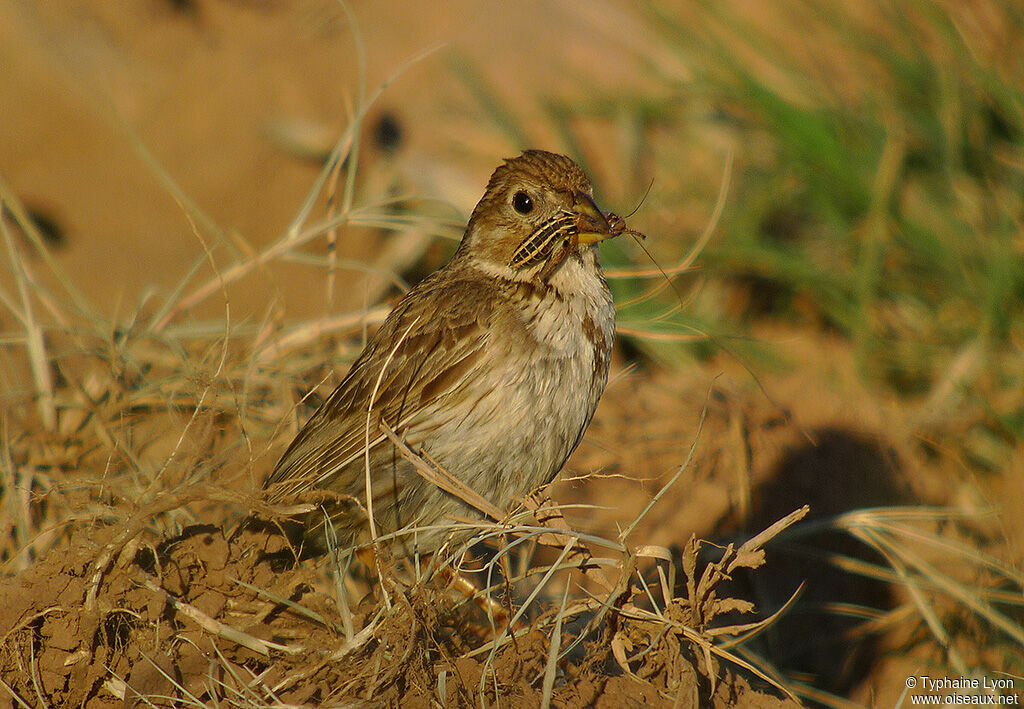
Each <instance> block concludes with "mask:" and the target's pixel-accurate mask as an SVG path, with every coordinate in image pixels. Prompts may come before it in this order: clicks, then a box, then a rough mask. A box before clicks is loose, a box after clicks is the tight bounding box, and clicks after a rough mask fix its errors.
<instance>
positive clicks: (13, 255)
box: [0, 200, 57, 431]
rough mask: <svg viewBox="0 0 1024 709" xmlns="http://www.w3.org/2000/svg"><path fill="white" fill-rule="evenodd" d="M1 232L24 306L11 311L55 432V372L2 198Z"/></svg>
mask: <svg viewBox="0 0 1024 709" xmlns="http://www.w3.org/2000/svg"><path fill="white" fill-rule="evenodd" d="M0 233H2V234H3V236H4V244H5V246H6V247H7V256H8V258H9V259H10V263H11V268H12V270H13V271H14V279H15V282H16V283H17V284H18V294H19V295H20V296H21V309H20V310H17V309H14V308H13V307H12V308H11V310H12V312H13V313H14V315H15V316H17V318H18V319H19V320H20V321H21V323H22V325H23V326H24V328H25V343H26V345H27V346H28V361H29V364H30V365H31V368H32V380H33V382H34V383H35V387H36V396H37V397H38V406H39V418H40V420H41V421H42V423H43V427H44V428H45V429H46V430H47V431H54V430H55V429H56V428H57V406H56V404H55V403H54V393H53V374H52V373H51V371H50V363H49V359H48V358H47V355H46V344H45V343H44V341H43V329H42V327H41V326H40V324H39V322H38V321H37V320H36V318H35V315H34V314H33V310H32V298H31V296H30V295H29V287H28V280H29V277H28V264H27V263H25V260H24V259H23V258H22V256H21V254H20V253H18V249H17V247H16V246H15V244H14V239H13V238H12V237H11V232H10V229H8V228H7V224H6V222H5V221H4V203H3V201H2V200H0ZM9 307H10V305H9Z"/></svg>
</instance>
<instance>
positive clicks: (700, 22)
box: [461, 0, 1024, 469]
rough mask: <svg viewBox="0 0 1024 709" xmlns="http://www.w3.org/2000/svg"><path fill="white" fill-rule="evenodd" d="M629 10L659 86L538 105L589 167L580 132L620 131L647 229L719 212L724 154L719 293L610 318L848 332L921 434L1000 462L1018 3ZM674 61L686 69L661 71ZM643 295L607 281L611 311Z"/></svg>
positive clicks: (691, 5) (1014, 419)
mask: <svg viewBox="0 0 1024 709" xmlns="http://www.w3.org/2000/svg"><path fill="white" fill-rule="evenodd" d="M641 7H642V8H643V9H642V13H643V14H644V16H645V19H646V22H647V23H648V26H649V28H650V36H649V37H648V38H645V43H644V44H645V46H646V47H648V50H647V51H649V55H648V56H642V57H640V59H641V62H644V63H645V65H646V66H648V67H649V69H650V71H649V76H650V78H651V79H652V81H653V85H652V88H651V89H650V90H645V91H638V92H636V93H635V94H632V95H608V94H606V93H603V92H602V89H601V87H599V86H595V85H594V81H593V80H590V83H589V85H588V84H586V81H587V80H586V79H585V78H583V79H581V81H583V82H584V85H585V86H587V89H588V91H587V93H586V96H587V98H586V99H583V100H580V99H579V97H575V98H561V99H553V98H550V97H541V101H542V103H543V105H544V106H546V111H547V113H546V117H547V119H548V121H549V122H550V124H551V125H550V127H551V128H553V130H554V133H555V134H556V135H557V136H559V138H560V140H561V142H562V143H563V146H562V147H563V148H564V149H566V150H567V151H569V152H571V153H573V154H575V155H576V156H577V157H578V158H580V160H581V162H582V163H583V164H584V167H585V168H588V167H589V166H588V165H587V159H586V158H587V155H588V153H589V154H594V151H593V150H590V149H589V146H587V145H586V143H585V141H583V139H582V138H581V131H580V130H577V127H578V126H579V125H580V124H582V123H586V122H587V121H605V122H607V123H609V124H611V125H612V126H614V128H613V134H614V135H615V136H617V139H616V146H615V150H616V152H615V155H616V159H618V161H619V162H618V166H619V171H618V175H617V177H618V178H619V181H620V182H623V183H624V185H625V188H626V189H630V190H632V192H631V193H630V194H633V195H636V194H641V193H642V192H643V190H644V189H645V188H646V187H647V182H648V181H649V180H650V179H651V178H652V177H653V178H656V179H657V180H661V181H662V182H665V183H668V184H663V185H661V186H659V185H658V184H657V183H656V184H655V188H654V189H653V190H652V192H651V195H650V198H649V200H648V201H647V203H646V204H645V205H644V207H643V211H642V212H641V214H640V215H638V219H642V218H643V217H644V215H645V214H654V215H661V216H660V217H655V218H653V219H654V220H655V222H656V226H655V227H654V228H665V229H671V226H672V225H673V224H674V223H680V222H686V221H687V219H686V217H684V216H680V215H679V214H678V213H679V212H680V211H681V210H682V209H684V208H685V207H686V206H687V205H689V204H690V203H691V202H692V199H693V197H694V194H695V193H697V192H700V191H701V190H703V192H702V195H703V199H704V203H705V205H707V207H706V208H707V209H710V205H711V204H713V202H714V192H713V191H710V189H711V188H709V187H708V185H715V182H713V181H712V180H711V179H705V180H704V181H703V183H702V184H699V185H698V182H699V181H700V174H701V172H700V170H701V169H702V168H701V163H702V161H703V163H704V164H708V163H710V164H713V165H715V168H714V169H718V170H719V172H720V170H721V160H722V158H721V156H722V154H723V153H724V152H725V150H726V149H728V148H730V147H731V149H732V150H734V151H735V164H734V169H733V174H732V176H731V186H730V191H729V195H728V202H727V204H726V207H725V211H724V215H723V216H722V219H721V223H720V224H719V225H718V227H717V230H716V235H715V237H714V238H713V239H712V240H711V241H710V242H709V244H708V246H707V248H706V249H704V250H703V252H702V253H701V255H700V257H699V263H700V265H701V266H702V267H703V268H702V277H703V278H704V279H705V281H704V286H703V287H704V288H707V289H708V290H709V291H710V292H711V293H713V294H714V297H700V296H696V297H695V298H694V302H693V303H690V302H688V303H687V307H686V308H680V307H679V299H678V298H677V297H676V294H675V293H673V292H672V291H671V290H668V289H662V290H661V291H660V293H659V294H658V295H657V297H654V298H651V299H647V300H643V301H642V302H640V303H633V304H632V305H629V306H627V307H626V308H625V309H623V310H622V311H620V324H621V323H622V322H623V321H627V322H628V323H629V325H630V331H631V332H640V333H646V334H653V335H655V336H656V337H658V338H659V339H653V340H652V339H651V338H650V337H647V338H645V337H643V336H642V335H640V336H638V337H639V343H640V346H641V347H646V348H648V349H650V348H652V347H653V348H656V349H657V350H658V351H659V352H661V353H662V354H664V353H665V349H664V348H665V345H664V343H663V340H664V337H663V336H664V335H665V334H666V333H672V332H676V333H678V334H680V335H682V334H684V333H688V334H690V335H695V334H696V335H700V334H705V335H707V334H710V335H712V336H713V337H712V339H711V340H709V341H706V342H705V343H704V345H703V351H706V350H707V345H708V343H709V342H710V344H711V345H712V346H714V345H715V343H716V342H719V343H720V342H721V341H722V340H721V338H724V337H725V335H727V334H728V335H740V334H744V333H748V332H749V333H750V334H751V335H752V336H753V337H755V338H756V335H757V325H758V324H759V323H761V322H763V321H764V319H766V318H767V319H771V320H774V321H779V322H782V323H786V324H791V325H793V326H797V327H807V326H811V327H814V328H818V329H820V330H822V331H828V332H834V333H838V334H839V335H840V336H841V337H844V338H847V339H848V340H849V342H850V343H851V346H852V347H854V348H855V353H856V359H857V363H858V368H859V370H860V373H861V375H862V376H863V377H864V378H866V380H867V381H868V382H869V383H870V384H871V385H873V386H877V387H878V389H879V390H880V391H887V392H892V393H895V394H896V395H898V396H901V397H904V398H906V399H908V400H910V401H918V402H920V408H921V412H920V421H918V422H916V423H918V424H919V425H921V426H923V427H925V428H927V427H928V426H929V425H931V424H938V423H941V424H942V427H943V430H945V431H953V432H956V433H958V434H960V439H961V440H962V441H963V445H964V446H965V449H966V450H965V452H966V454H967V458H968V459H969V460H971V461H972V462H974V463H976V464H978V465H979V466H980V467H981V468H983V469H984V468H988V469H997V468H998V467H999V466H1000V463H1001V462H1002V461H1004V460H1005V459H1006V456H1007V455H1008V454H1009V453H1010V452H1011V451H1012V450H1013V449H1014V448H1015V447H1016V446H1017V445H1018V444H1019V442H1020V440H1021V436H1022V434H1024V352H1022V350H1024V319H1022V318H1021V315H1022V314H1024V231H1022V224H1024V144H1022V141H1024V31H1022V30H1024V10H1022V7H1021V5H1020V4H1019V3H1014V2H1010V1H1009V0H1005V1H1004V0H976V1H975V2H971V3H962V4H961V3H955V2H941V1H939V0H910V1H908V2H904V3H889V2H883V1H882V0H866V1H865V2H862V3H820V2H800V1H797V2H786V3H782V2H766V3H756V4H751V3H721V2H712V1H711V0H695V1H694V2H688V3H644V4H643V5H642V6H641ZM640 51H644V50H640ZM666 56H667V57H669V58H671V59H673V60H674V61H676V62H677V63H678V65H680V66H682V67H684V68H685V71H682V72H680V71H676V72H669V71H664V70H663V69H662V67H663V66H664V64H665V57H666ZM461 71H462V74H463V76H464V78H465V79H466V80H467V81H466V83H467V85H468V86H470V88H471V91H472V93H473V94H474V95H476V96H477V97H478V99H479V100H480V103H481V105H483V106H485V107H486V109H487V113H488V115H490V116H491V118H492V119H493V121H494V123H495V125H496V126H497V127H499V128H500V129H502V130H504V131H505V132H506V134H507V136H508V137H509V139H510V140H511V141H512V142H513V143H515V144H519V143H525V142H527V141H528V140H529V139H530V137H531V136H529V135H528V133H527V131H526V129H525V128H524V127H523V125H522V124H521V123H520V122H517V121H516V120H515V119H514V118H513V116H514V112H513V111H512V110H510V109H509V108H508V107H506V106H502V105H501V101H500V99H499V98H497V93H496V92H495V90H494V89H493V88H492V87H488V86H486V84H485V82H484V81H483V80H482V79H481V78H480V77H479V76H476V75H472V74H470V73H469V72H470V70H467V69H464V68H463V69H462V70H461ZM702 141H703V143H704V144H703V146H702ZM723 146H725V147H723ZM602 147H606V146H602ZM716 155H717V158H716V157H715V156H716ZM716 159H717V160H718V162H717V163H715V160H716ZM694 166H696V167H694ZM704 172H705V173H706V174H707V175H709V176H710V175H711V174H713V169H710V168H704ZM666 174H673V175H674V176H670V177H668V178H667V179H666V178H665V175H666ZM688 175H689V177H688ZM623 176H625V178H624V179H623ZM687 179H690V180H691V181H692V183H693V184H692V185H691V186H690V188H689V189H688V188H687V187H685V185H684V183H685V181H686V180H687ZM598 182H600V180H598ZM616 197H617V198H618V199H622V195H616ZM691 221H692V220H691ZM655 233H657V232H654V231H652V234H655ZM637 253H638V252H637V251H636V249H635V248H633V247H632V246H631V245H630V244H628V243H617V244H609V245H608V247H607V248H606V249H605V254H606V261H607V262H608V263H609V264H610V265H611V266H612V267H623V266H624V265H626V264H627V263H630V262H632V263H634V264H635V263H641V262H642V259H637V258H636V254H637ZM648 265H649V264H648ZM680 283H682V284H683V289H684V290H685V289H686V288H688V286H686V285H685V284H686V281H685V277H684V279H681V280H680ZM649 287H651V282H648V281H646V280H645V281H640V280H637V279H632V280H630V279H625V280H619V281H616V283H615V288H616V297H617V300H618V301H619V302H624V301H630V300H633V299H634V298H637V297H638V296H640V294H641V293H642V292H643V291H644V290H646V289H647V288H649ZM634 337H637V336H634ZM680 339H685V338H682V337H681V338H680ZM737 341H738V340H735V339H732V338H729V342H731V343H732V345H731V347H732V346H735V343H736V342H737ZM688 347H690V351H691V352H698V353H699V351H700V350H695V349H693V347H694V346H693V345H689V346H688Z"/></svg>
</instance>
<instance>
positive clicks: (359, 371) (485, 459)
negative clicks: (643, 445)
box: [264, 150, 632, 557]
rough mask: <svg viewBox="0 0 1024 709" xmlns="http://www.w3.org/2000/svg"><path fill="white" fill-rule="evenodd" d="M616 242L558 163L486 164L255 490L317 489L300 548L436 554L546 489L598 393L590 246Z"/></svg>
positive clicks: (588, 194)
mask: <svg viewBox="0 0 1024 709" xmlns="http://www.w3.org/2000/svg"><path fill="white" fill-rule="evenodd" d="M624 231H626V229H625V222H624V220H623V219H622V218H620V217H618V216H617V215H615V214H614V213H612V212H603V211H601V209H600V208H599V207H598V206H597V204H596V203H595V201H594V196H593V187H592V185H591V182H590V180H589V179H588V178H587V176H586V174H585V173H584V171H583V170H582V169H581V168H580V167H579V165H578V164H577V163H576V162H574V161H573V160H572V159H571V158H569V157H566V156H564V155H560V154H557V153H552V152H546V151H542V150H527V151H525V152H523V153H522V154H521V155H519V156H517V157H514V158H509V159H507V160H505V161H504V162H503V164H501V165H499V166H498V167H497V169H495V170H494V172H493V174H492V175H491V178H490V180H489V181H488V183H487V186H486V189H485V191H484V194H483V197H482V198H481V199H480V201H479V203H478V204H477V205H476V207H475V208H474V209H473V212H472V214H471V216H470V219H469V222H468V224H467V226H466V229H465V232H464V234H463V236H462V239H461V241H460V243H459V246H458V247H457V249H456V250H455V252H454V254H453V255H452V257H451V259H450V260H449V261H448V262H447V263H446V264H445V265H444V266H442V267H441V268H439V269H438V270H437V271H435V272H434V273H432V274H431V275H429V276H427V277H426V278H424V279H423V280H422V281H420V282H419V283H418V284H416V285H415V286H414V287H412V288H411V289H409V290H408V291H407V292H406V293H405V295H404V296H403V297H402V298H401V299H400V300H399V301H398V302H397V304H396V305H395V306H394V307H393V309H392V310H391V312H390V314H389V315H388V316H387V318H386V319H385V321H384V323H383V324H382V325H381V327H380V328H379V329H378V330H377V332H376V333H375V334H374V335H373V336H372V337H371V338H369V340H368V341H367V343H366V345H365V347H364V349H363V350H362V352H361V353H360V354H359V356H358V357H357V358H356V359H355V361H354V362H353V363H352V365H351V367H350V368H349V370H348V372H347V374H346V375H345V376H344V378H343V379H342V381H341V383H340V384H339V385H338V386H337V387H336V388H335V389H334V391H333V392H332V393H331V394H330V395H329V396H328V397H327V399H326V400H325V401H324V402H323V404H322V405H321V406H320V407H319V409H318V410H317V411H316V412H315V413H314V414H313V415H312V417H311V418H310V419H309V420H308V421H307V422H306V424H305V425H304V426H303V427H302V428H301V429H300V431H299V433H298V434H297V435H296V436H295V438H294V440H293V441H292V443H291V445H290V446H288V448H287V450H286V451H285V453H284V454H283V455H282V457H281V458H280V460H279V461H278V463H277V465H276V466H275V467H274V469H273V471H272V472H271V473H270V474H269V475H268V476H267V478H266V479H265V481H264V488H265V491H266V494H267V496H268V497H269V499H270V500H271V501H272V502H283V501H287V500H296V499H303V496H308V495H310V494H311V493H313V494H317V493H322V498H321V501H320V506H319V507H318V508H317V509H315V510H313V511H311V512H307V513H306V514H305V517H304V519H302V520H301V526H302V530H303V531H302V538H303V542H302V543H303V545H304V547H305V548H306V549H307V553H311V554H322V553H324V552H325V551H326V550H327V549H328V548H336V549H353V550H357V549H358V548H364V549H365V548H367V547H368V546H369V545H371V544H373V545H375V547H379V546H383V547H385V548H387V549H388V551H389V552H390V553H391V554H393V555H395V556H398V557H410V556H412V555H414V554H430V553H434V552H436V551H438V550H439V549H440V548H441V547H442V546H444V545H445V544H446V543H448V542H450V541H451V540H458V539H459V538H460V535H461V536H466V535H467V534H468V535H469V536H472V529H471V528H470V531H469V532H466V531H465V530H466V525H465V524H463V525H461V526H460V525H459V524H457V522H459V521H462V522H463V523H464V522H466V521H467V520H468V521H474V520H475V521H479V520H482V519H484V518H485V517H486V515H485V514H484V512H483V511H482V510H483V509H491V510H497V511H499V512H501V513H505V514H507V513H509V512H510V511H511V510H512V509H513V508H514V507H515V506H516V504H517V502H520V501H522V500H523V499H524V498H525V497H526V496H527V495H528V494H529V493H531V492H532V491H534V490H536V489H538V488H541V487H543V486H544V485H547V484H548V483H550V482H551V481H552V480H553V479H554V478H555V476H556V475H557V474H558V472H559V471H560V470H561V468H562V466H563V465H564V464H565V462H566V460H567V459H568V458H569V455H570V454H571V453H572V452H573V450H574V449H575V448H576V447H577V446H578V445H579V443H580V441H581V440H582V438H583V435H584V432H585V431H586V429H587V427H588V425H589V424H590V421H591V418H592V417H593V415H594V411H595V409H596V408H597V404H598V400H599V399H600V397H601V394H602V393H603V391H604V388H605V385H606V384H607V381H608V369H609V363H610V359H611V350H612V345H613V340H614V333H615V307H614V303H613V300H612V294H611V292H610V289H609V287H608V283H607V281H606V279H605V277H604V274H603V272H602V269H601V263H600V258H599V254H598V244H599V243H600V242H602V241H604V240H606V239H609V238H612V237H614V236H617V235H619V234H621V233H623V232H624ZM629 231H632V230H629ZM410 454H411V455H410ZM415 459H418V460H415ZM425 466H426V467H425ZM424 470H428V471H430V470H439V471H440V472H439V473H438V476H439V477H438V479H440V480H441V481H442V482H443V481H444V480H449V481H454V482H453V483H452V484H451V485H445V484H438V483H437V481H436V480H433V479H431V478H430V476H426V475H424V474H422V472H423V471H424ZM467 488H468V489H469V490H471V491H472V494H475V495H479V496H480V497H482V498H483V500H484V501H486V503H487V504H488V505H489V507H487V506H482V505H479V504H471V500H470V498H471V497H472V494H462V493H460V490H466V489H467ZM305 499H309V498H308V497H306V498H305ZM493 514H494V513H493V512H492V516H493ZM371 518H372V524H371ZM328 530H329V531H328ZM458 530H462V531H458ZM328 540H330V546H329V544H328Z"/></svg>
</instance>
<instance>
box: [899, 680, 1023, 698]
mask: <svg viewBox="0 0 1024 709" xmlns="http://www.w3.org/2000/svg"><path fill="white" fill-rule="evenodd" d="M907 689H908V690H910V691H909V692H908V693H907V694H908V698H909V699H910V704H911V705H912V706H1019V705H1020V695H1019V694H1018V693H1017V687H1016V681H1015V679H1014V678H1012V677H987V676H982V677H945V676H932V675H911V676H909V677H907Z"/></svg>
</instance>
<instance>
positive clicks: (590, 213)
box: [573, 192, 618, 244]
mask: <svg viewBox="0 0 1024 709" xmlns="http://www.w3.org/2000/svg"><path fill="white" fill-rule="evenodd" d="M573 212H574V213H575V215H576V240H577V241H578V242H579V243H581V244H596V243H598V242H599V241H604V240H605V239H610V238H612V237H613V236H618V233H616V232H615V230H614V229H613V228H612V225H611V224H610V223H609V222H608V218H607V217H606V216H605V215H604V212H602V211H601V210H600V209H599V208H598V206H597V205H596V204H595V203H594V199H593V198H592V197H591V196H590V195H588V194H584V193H582V192H579V193H577V194H576V197H575V200H574V203H573Z"/></svg>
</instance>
